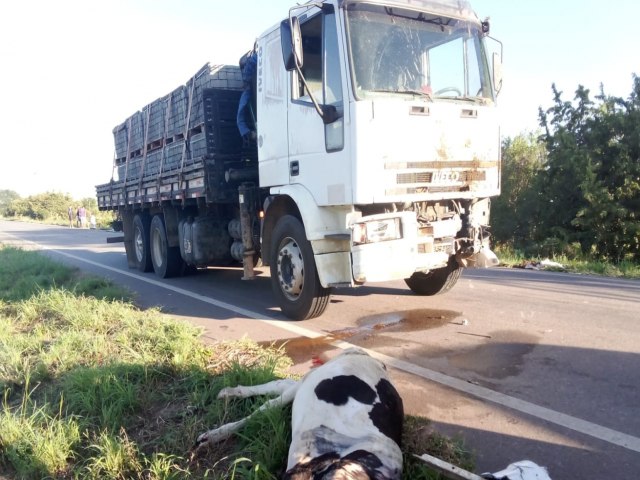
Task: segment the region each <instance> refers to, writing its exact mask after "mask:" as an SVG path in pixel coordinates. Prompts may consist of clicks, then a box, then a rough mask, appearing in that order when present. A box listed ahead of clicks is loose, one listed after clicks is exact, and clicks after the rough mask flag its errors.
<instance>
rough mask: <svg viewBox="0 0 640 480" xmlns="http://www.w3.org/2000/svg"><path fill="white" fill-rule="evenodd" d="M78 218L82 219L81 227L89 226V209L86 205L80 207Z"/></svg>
mask: <svg viewBox="0 0 640 480" xmlns="http://www.w3.org/2000/svg"><path fill="white" fill-rule="evenodd" d="M78 219H79V220H80V228H85V227H86V226H87V210H86V208H84V205H83V206H81V207H80V208H79V209H78Z"/></svg>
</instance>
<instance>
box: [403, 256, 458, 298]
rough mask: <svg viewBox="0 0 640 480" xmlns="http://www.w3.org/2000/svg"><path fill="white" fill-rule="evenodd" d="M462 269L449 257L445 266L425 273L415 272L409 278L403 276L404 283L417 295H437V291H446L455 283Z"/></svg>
mask: <svg viewBox="0 0 640 480" xmlns="http://www.w3.org/2000/svg"><path fill="white" fill-rule="evenodd" d="M462 270H464V269H463V268H461V267H460V266H459V265H458V262H456V260H455V258H453V257H451V258H450V259H449V263H448V264H447V266H446V267H443V268H436V269H435V270H431V271H430V272H427V273H422V272H416V273H414V274H413V275H411V277H410V278H405V280H404V281H405V283H406V284H407V286H408V287H409V288H410V289H411V291H412V292H413V293H416V294H418V295H426V296H431V295H438V294H439V293H444V292H448V291H449V290H451V289H452V288H453V286H454V285H455V284H456V282H457V281H458V279H459V278H460V275H462Z"/></svg>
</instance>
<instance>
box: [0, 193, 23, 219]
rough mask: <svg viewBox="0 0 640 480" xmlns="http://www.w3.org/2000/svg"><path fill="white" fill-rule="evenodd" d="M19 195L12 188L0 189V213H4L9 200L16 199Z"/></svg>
mask: <svg viewBox="0 0 640 480" xmlns="http://www.w3.org/2000/svg"><path fill="white" fill-rule="evenodd" d="M19 198H20V195H18V193H17V192H14V191H13V190H0V215H6V210H7V207H8V206H9V205H11V202H13V201H14V200H18V199H19Z"/></svg>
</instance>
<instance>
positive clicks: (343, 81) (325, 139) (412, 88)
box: [256, 0, 501, 318]
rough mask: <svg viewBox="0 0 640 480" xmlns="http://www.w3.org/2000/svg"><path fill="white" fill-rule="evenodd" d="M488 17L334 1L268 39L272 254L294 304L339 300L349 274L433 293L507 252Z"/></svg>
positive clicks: (300, 313)
mask: <svg viewBox="0 0 640 480" xmlns="http://www.w3.org/2000/svg"><path fill="white" fill-rule="evenodd" d="M488 31H489V25H488V22H483V21H480V20H479V19H478V17H477V16H476V14H475V13H474V12H473V10H472V9H471V8H470V6H469V5H468V4H467V3H466V2H464V1H457V0H456V1H447V0H412V1H409V0H391V1H362V0H327V1H324V2H310V3H308V4H305V5H301V6H297V7H294V8H292V9H291V11H290V14H289V17H288V18H286V19H285V20H284V21H283V22H282V23H281V24H280V25H277V26H275V27H273V28H272V29H270V30H268V31H266V32H265V33H264V34H263V35H262V36H261V37H260V38H259V39H258V42H257V54H258V64H257V65H258V68H257V88H256V92H257V102H256V103H257V146H258V160H259V178H260V180H259V182H260V186H261V187H263V188H264V187H266V188H268V189H269V196H268V197H267V199H266V201H265V205H264V207H265V208H264V221H263V226H262V245H263V261H264V262H265V263H266V264H267V265H271V275H272V281H273V286H274V292H275V294H276V296H278V297H279V300H280V303H281V304H284V305H289V307H287V308H288V312H286V313H287V314H288V315H289V316H292V317H294V318H308V317H309V316H314V315H315V313H314V312H317V311H322V310H324V308H325V307H326V303H327V302H328V292H329V289H330V288H331V287H334V286H355V285H361V284H364V283H365V282H378V281H388V280H397V279H404V280H405V281H406V283H407V285H408V286H409V288H411V289H412V290H413V291H414V292H416V293H417V294H421V295H433V294H437V293H441V292H444V291H447V290H448V289H449V288H451V287H452V286H453V285H454V284H455V282H456V281H457V279H458V278H459V276H460V273H461V271H462V269H463V268H464V267H473V266H491V265H493V264H495V263H497V259H496V258H495V255H493V253H492V252H491V250H490V247H489V231H488V226H489V209H490V197H492V196H495V195H498V194H499V193H500V131H499V125H498V119H497V112H496V108H495V107H496V97H497V92H498V90H499V88H500V84H501V78H500V68H499V67H500V55H492V54H491V53H490V51H489V47H488V45H487V43H488V42H487V39H488ZM264 246H269V248H268V250H267V251H266V252H265V247H264ZM265 253H266V254H265Z"/></svg>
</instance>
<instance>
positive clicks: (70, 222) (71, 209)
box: [67, 207, 73, 228]
mask: <svg viewBox="0 0 640 480" xmlns="http://www.w3.org/2000/svg"><path fill="white" fill-rule="evenodd" d="M67 215H69V228H73V208H72V207H69V208H68V209H67Z"/></svg>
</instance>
